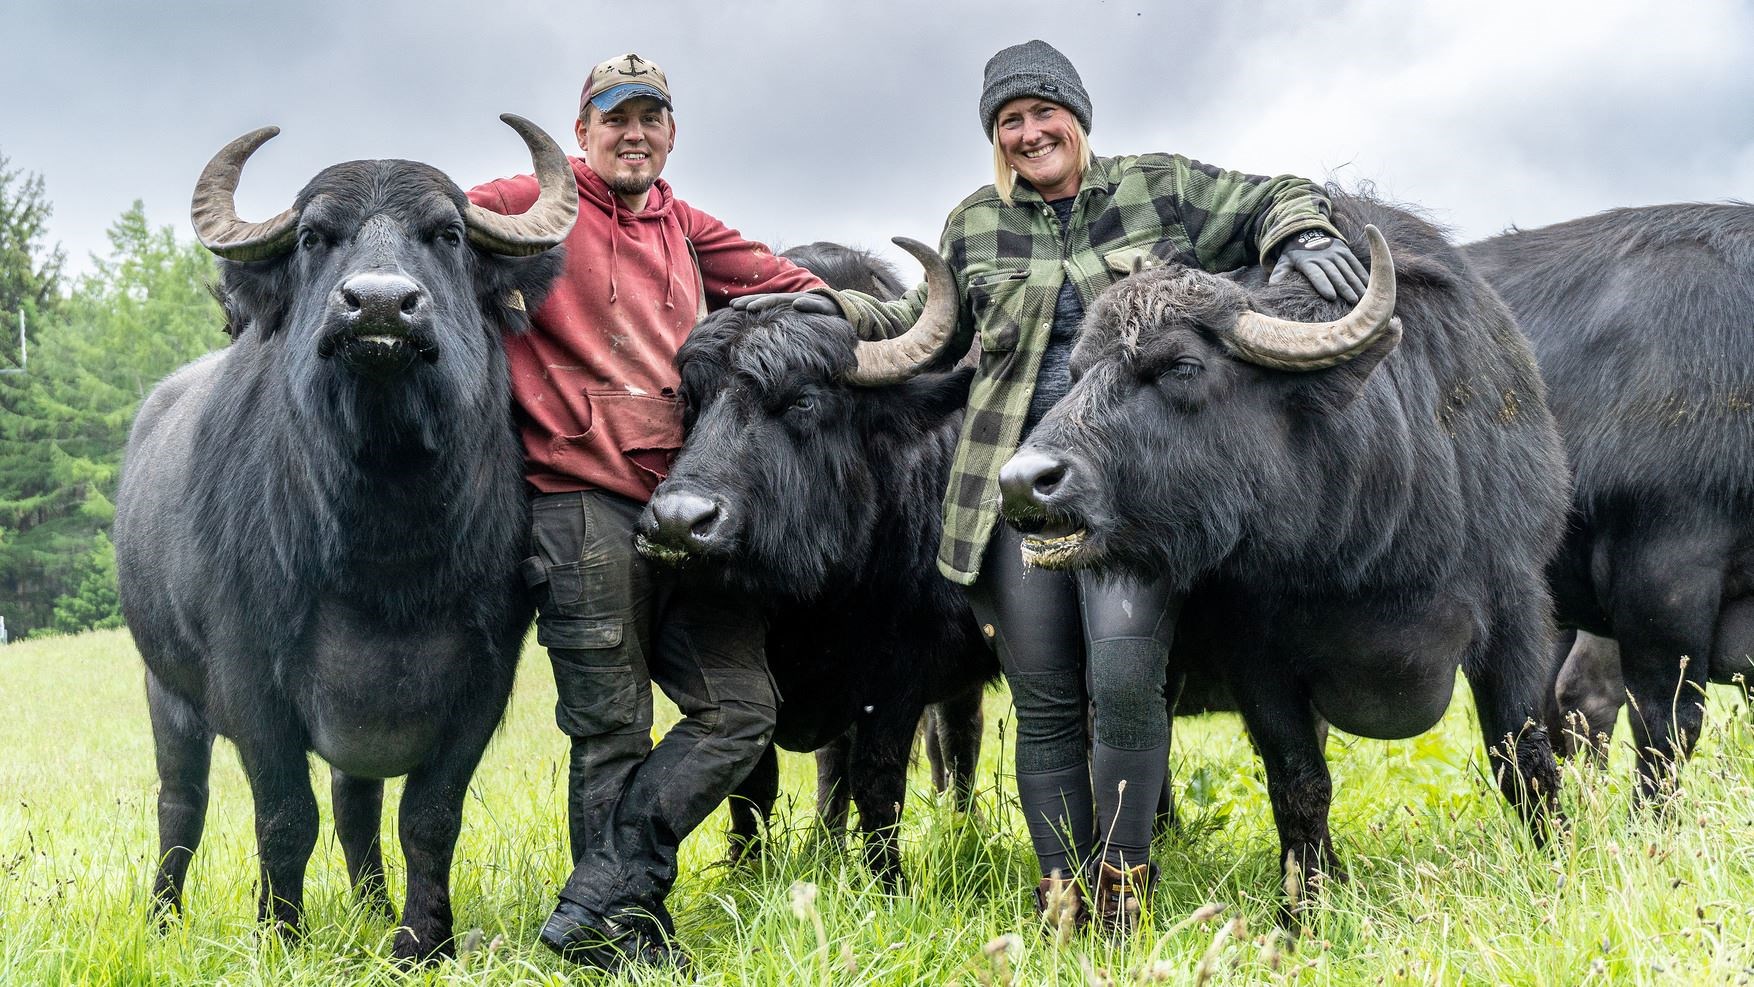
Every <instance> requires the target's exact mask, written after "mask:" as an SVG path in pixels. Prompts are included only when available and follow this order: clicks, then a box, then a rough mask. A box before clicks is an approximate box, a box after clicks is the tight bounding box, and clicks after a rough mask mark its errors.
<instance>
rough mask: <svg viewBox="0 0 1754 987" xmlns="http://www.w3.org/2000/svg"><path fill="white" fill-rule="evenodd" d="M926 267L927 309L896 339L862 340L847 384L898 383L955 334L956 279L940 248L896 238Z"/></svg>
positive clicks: (924, 365)
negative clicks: (939, 254)
mask: <svg viewBox="0 0 1754 987" xmlns="http://www.w3.org/2000/svg"><path fill="white" fill-rule="evenodd" d="M893 242H894V243H895V245H896V246H898V247H900V248H901V249H903V250H905V251H907V252H908V253H909V254H912V255H913V258H914V260H917V261H919V262H920V266H921V267H923V268H925V269H926V310H925V311H924V312H921V313H920V317H919V318H918V319H916V320H914V324H913V327H912V328H911V329H909V330H908V331H907V332H904V333H902V334H901V335H899V336H896V337H895V338H893V339H884V340H878V341H876V342H872V341H869V340H865V341H861V342H860V343H859V345H858V348H857V349H856V350H855V351H854V355H855V356H856V357H858V360H859V364H858V366H856V367H854V368H853V369H852V370H850V371H848V372H847V378H846V379H847V383H849V384H855V385H858V386H860V387H881V386H883V385H885V384H899V383H901V382H902V381H904V380H907V379H908V378H909V377H912V376H913V375H915V374H917V373H919V372H920V371H921V370H923V369H925V367H926V365H927V364H928V363H931V362H932V358H933V357H936V356H937V355H938V352H939V351H940V350H942V349H943V348H944V346H945V344H947V343H949V342H950V337H951V336H953V335H955V334H956V310H957V308H958V305H957V295H956V279H955V278H953V277H951V275H950V265H949V264H946V263H944V258H942V257H940V256H938V251H936V250H933V249H932V248H931V247H928V246H926V245H925V244H923V243H921V242H919V241H918V240H910V239H908V238H907V237H905V236H898V237H896V238H895V239H894V241H893Z"/></svg>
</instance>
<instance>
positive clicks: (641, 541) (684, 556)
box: [633, 534, 690, 566]
mask: <svg viewBox="0 0 1754 987" xmlns="http://www.w3.org/2000/svg"><path fill="white" fill-rule="evenodd" d="M633 550H634V551H636V552H638V553H640V554H641V555H643V556H645V557H646V558H648V559H651V560H652V561H653V562H662V563H663V564H665V565H670V566H679V565H681V564H683V563H684V562H687V561H688V560H689V558H690V556H689V554H688V552H687V550H685V549H680V548H672V547H671V546H669V545H660V544H658V543H657V542H654V541H651V540H650V539H648V538H647V537H646V536H645V535H641V534H636V535H634V536H633Z"/></svg>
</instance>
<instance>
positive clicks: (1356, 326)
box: [1229, 226, 1395, 371]
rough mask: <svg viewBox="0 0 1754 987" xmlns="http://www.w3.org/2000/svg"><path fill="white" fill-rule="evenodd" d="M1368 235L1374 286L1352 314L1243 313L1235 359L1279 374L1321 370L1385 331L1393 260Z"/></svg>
mask: <svg viewBox="0 0 1754 987" xmlns="http://www.w3.org/2000/svg"><path fill="white" fill-rule="evenodd" d="M1364 236H1365V238H1366V239H1368V240H1369V241H1370V283H1369V284H1367V285H1365V288H1364V297H1363V298H1360V299H1359V300H1358V304H1357V305H1354V306H1353V307H1352V311H1350V312H1348V313H1346V314H1345V315H1344V316H1342V317H1341V318H1340V319H1339V320H1338V321H1335V322H1292V321H1289V320H1286V319H1275V318H1273V317H1272V316H1270V315H1262V314H1261V313H1259V312H1244V313H1242V315H1241V316H1239V317H1238V318H1237V320H1236V327H1235V328H1234V329H1233V330H1231V336H1230V340H1229V342H1230V345H1231V347H1232V349H1234V350H1235V352H1236V354H1237V356H1239V357H1241V358H1242V359H1244V360H1247V361H1248V362H1250V363H1258V364H1260V365H1261V366H1263V367H1272V368H1274V369H1277V370H1293V371H1304V370H1320V369H1322V368H1324V367H1332V366H1335V365H1336V364H1341V363H1345V362H1346V361H1347V360H1350V359H1352V358H1353V357H1354V356H1357V355H1358V354H1359V353H1361V352H1363V351H1364V349H1365V348H1366V347H1368V346H1369V345H1370V344H1371V342H1372V341H1374V340H1375V339H1376V338H1377V336H1379V335H1381V334H1382V333H1383V332H1385V331H1386V330H1387V329H1388V327H1389V321H1390V320H1391V319H1392V318H1393V317H1394V314H1395V261H1394V258H1392V257H1390V256H1389V245H1388V244H1387V243H1385V242H1384V241H1383V238H1382V234H1381V233H1379V232H1377V228H1376V227H1374V226H1366V227H1365V228H1364Z"/></svg>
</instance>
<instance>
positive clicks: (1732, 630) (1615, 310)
mask: <svg viewBox="0 0 1754 987" xmlns="http://www.w3.org/2000/svg"><path fill="white" fill-rule="evenodd" d="M1466 251H1467V256H1468V259H1469V261H1470V262H1472V263H1473V264H1474V265H1475V266H1476V267H1477V268H1478V269H1479V270H1480V272H1481V274H1482V275H1484V276H1485V278H1486V279H1487V280H1488V281H1490V282H1491V283H1492V286H1493V287H1494V288H1495V289H1497V291H1498V293H1499V295H1500V296H1502V297H1503V299H1504V301H1505V302H1506V304H1508V305H1509V306H1510V308H1511V311H1512V312H1514V313H1515V314H1516V318H1517V321H1518V322H1519V323H1520V324H1521V325H1522V327H1523V330H1524V331H1525V332H1526V333H1528V336H1529V339H1530V340H1531V341H1532V342H1533V343H1534V347H1535V355H1536V357H1537V358H1538V359H1539V360H1540V363H1541V372H1542V374H1543V375H1544V376H1545V377H1546V380H1547V392H1548V398H1549V401H1550V403H1551V404H1552V407H1553V414H1554V416H1555V417H1556V418H1557V419H1558V421H1559V431H1560V435H1561V436H1562V437H1563V439H1564V441H1565V448H1566V452H1567V454H1568V455H1569V458H1570V461H1571V466H1572V469H1573V471H1574V475H1575V479H1574V483H1573V494H1572V501H1571V523H1570V525H1569V527H1568V529H1567V531H1566V535H1565V538H1564V541H1563V543H1562V547H1561V550H1560V552H1559V554H1558V556H1557V557H1556V559H1555V561H1554V562H1553V565H1552V567H1551V570H1550V575H1551V582H1552V587H1553V596H1554V602H1555V604H1556V606H1557V607H1558V616H1559V620H1560V623H1561V624H1562V625H1563V626H1565V627H1569V628H1577V629H1581V630H1584V631H1588V632H1590V633H1592V634H1596V635H1600V636H1603V637H1608V638H1612V639H1614V641H1615V642H1617V643H1618V646H1619V662H1618V664H1619V666H1620V671H1621V674H1623V675H1624V685H1623V686H1621V685H1620V684H1619V683H1616V682H1615V681H1614V680H1613V666H1614V662H1613V655H1612V651H1611V650H1610V649H1608V648H1606V647H1605V646H1603V645H1602V644H1599V643H1598V644H1595V645H1593V646H1591V647H1590V648H1587V649H1585V650H1583V651H1582V653H1581V654H1580V656H1579V657H1580V659H1582V660H1587V661H1588V663H1589V664H1588V666H1587V667H1588V669H1590V671H1583V670H1576V669H1568V674H1567V675H1566V676H1565V677H1563V678H1562V679H1561V680H1560V681H1559V683H1558V685H1559V686H1560V688H1561V689H1563V690H1564V693H1565V694H1564V696H1563V698H1564V699H1565V702H1564V706H1565V707H1566V708H1567V709H1578V708H1583V709H1585V710H1586V715H1587V724H1588V730H1589V732H1590V733H1591V735H1592V736H1594V735H1598V734H1602V733H1607V732H1610V731H1612V730H1613V724H1614V717H1615V715H1616V713H1617V711H1618V708H1619V706H1620V703H1621V701H1622V700H1623V698H1624V697H1625V696H1626V695H1627V694H1630V696H1631V699H1632V706H1633V709H1632V713H1631V715H1630V717H1629V720H1630V722H1631V725H1632V732H1633V739H1634V741H1635V742H1636V744H1637V747H1638V766H1639V768H1638V770H1639V792H1640V794H1641V796H1643V797H1645V798H1649V797H1652V796H1654V795H1657V794H1659V793H1660V792H1662V791H1663V790H1664V789H1665V788H1666V786H1668V785H1671V784H1672V783H1673V781H1674V770H1675V768H1676V767H1677V765H1678V762H1679V761H1681V760H1682V759H1684V758H1685V757H1686V755H1687V753H1688V752H1689V751H1691V750H1692V749H1693V745H1694V743H1695V741H1697V740H1698V739H1699V731H1700V726H1701V723H1702V722H1703V719H1704V713H1705V708H1704V705H1703V703H1704V697H1705V684H1706V682H1707V681H1715V682H1731V681H1735V680H1736V679H1737V677H1741V680H1742V682H1743V685H1744V687H1746V686H1747V683H1748V681H1749V680H1750V679H1754V332H1751V331H1750V327H1751V326H1754V206H1750V205H1746V204H1741V203H1724V204H1716V205H1706V204H1687V205H1668V206H1649V207H1644V208H1637V209H1615V210H1611V211H1609V212H1604V213H1600V214H1598V215H1595V216H1590V217H1586V218H1584V219H1577V220H1572V221H1570V222H1566V223H1559V224H1556V225H1553V226H1547V227H1543V228H1541V229H1536V230H1520V231H1513V232H1510V233H1507V234H1504V235H1503V236H1497V237H1493V238H1491V239H1488V240H1483V241H1481V242H1479V243H1475V244H1471V245H1469V246H1468V247H1467V248H1466Z"/></svg>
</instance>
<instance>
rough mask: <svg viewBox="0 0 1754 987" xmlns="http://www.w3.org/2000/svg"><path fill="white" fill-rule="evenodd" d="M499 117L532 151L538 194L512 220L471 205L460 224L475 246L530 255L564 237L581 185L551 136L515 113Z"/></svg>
mask: <svg viewBox="0 0 1754 987" xmlns="http://www.w3.org/2000/svg"><path fill="white" fill-rule="evenodd" d="M499 118H500V119H501V120H503V121H505V124H506V126H508V127H510V128H512V129H513V130H515V131H517V132H518V136H519V137H522V138H523V139H524V146H526V147H528V148H529V149H530V160H531V161H532V162H534V163H535V165H536V185H537V187H538V188H540V189H541V191H540V192H539V193H537V195H536V202H535V204H533V205H531V206H530V208H529V209H528V210H527V211H525V212H522V213H519V214H517V215H515V216H504V215H501V214H499V213H496V212H494V211H493V210H491V209H484V208H482V207H481V206H478V205H476V204H475V203H473V202H471V203H469V207H468V211H467V213H466V214H465V215H464V220H465V221H466V222H467V223H468V226H469V241H470V242H471V243H473V244H475V245H476V246H477V247H480V248H481V249H483V250H485V251H487V252H488V253H493V254H504V255H506V256H508V257H529V256H531V255H532V254H539V253H541V252H542V251H544V250H547V249H548V248H549V247H552V246H554V245H556V244H558V243H560V242H561V241H562V240H565V239H566V235H567V233H568V232H569V231H570V230H571V229H572V224H573V220H575V219H577V218H578V215H579V186H578V182H577V180H576V179H574V178H573V173H572V165H571V164H568V163H567V160H566V154H565V152H563V151H561V149H560V145H559V144H556V143H554V138H552V137H550V136H548V135H547V134H546V133H544V132H543V130H542V128H541V127H538V126H536V125H535V124H533V123H531V122H530V121H528V120H526V119H524V118H523V117H521V116H518V115H517V114H516V113H501V114H500V115H499Z"/></svg>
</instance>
